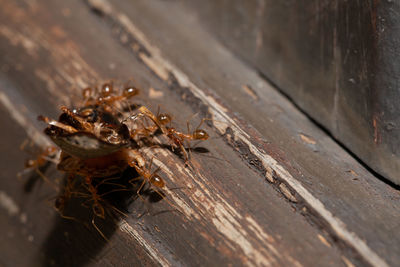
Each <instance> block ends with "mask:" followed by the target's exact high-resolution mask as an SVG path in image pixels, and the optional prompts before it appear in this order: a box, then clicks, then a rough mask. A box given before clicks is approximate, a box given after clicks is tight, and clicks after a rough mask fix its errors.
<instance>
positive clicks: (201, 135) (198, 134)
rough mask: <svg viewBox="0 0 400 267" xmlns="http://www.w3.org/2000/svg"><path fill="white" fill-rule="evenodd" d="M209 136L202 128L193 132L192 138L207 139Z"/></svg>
mask: <svg viewBox="0 0 400 267" xmlns="http://www.w3.org/2000/svg"><path fill="white" fill-rule="evenodd" d="M208 137H209V135H208V133H207V132H206V131H204V130H202V129H197V130H196V131H194V132H193V139H196V140H207V139H208Z"/></svg>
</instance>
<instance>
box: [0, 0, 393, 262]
mask: <svg viewBox="0 0 400 267" xmlns="http://www.w3.org/2000/svg"><path fill="white" fill-rule="evenodd" d="M0 7H1V8H0V51H1V55H2V56H1V57H0V88H1V89H0V99H1V105H0V109H1V113H0V114H1V116H0V123H1V125H2V129H3V130H2V131H1V140H2V153H1V161H0V164H1V165H0V172H1V180H0V208H1V209H0V227H1V229H2V230H1V231H2V234H1V235H0V239H1V240H0V241H1V242H0V251H1V257H0V264H1V265H4V266H83V265H85V266H117V265H118V266H132V265H134V266H135V265H144V266H153V265H162V266H210V265H211V266H220V265H233V266H241V265H251V266H267V265H273V266H296V265H297V266H353V265H356V266H364V265H374V266H389V265H393V266H395V265H396V264H397V263H398V262H399V260H400V259H399V257H400V256H399V255H400V253H399V249H400V246H399V240H400V237H399V235H400V231H399V222H400V215H399V214H400V212H399V210H400V207H399V200H400V196H399V191H398V190H397V189H396V188H392V187H390V186H389V185H387V184H385V183H383V182H380V181H379V180H377V179H376V178H375V177H373V175H371V174H370V173H368V171H367V170H365V169H364V168H363V167H362V166H360V165H359V164H358V163H357V162H356V161H355V160H354V159H352V158H351V157H350V156H349V155H347V154H346V152H345V151H343V150H342V149H341V148H340V147H339V146H337V145H336V144H335V143H334V142H333V141H332V140H330V139H329V138H328V137H327V136H325V135H324V134H323V133H322V132H321V131H319V130H318V128H316V127H315V126H314V125H312V123H311V122H310V121H308V120H307V118H305V117H304V116H303V115H302V114H301V113H299V112H298V111H297V110H296V109H295V108H294V107H293V106H292V105H291V104H290V103H289V102H288V101H286V100H285V99H284V98H283V97H281V96H280V95H279V94H278V93H277V92H276V91H275V90H274V89H273V88H272V87H271V86H270V85H268V84H267V83H266V81H264V80H263V79H262V78H261V77H259V76H258V75H257V74H256V73H255V72H254V71H252V70H251V69H249V68H248V66H246V65H245V64H243V63H242V62H240V61H239V60H237V59H236V58H235V56H234V55H232V54H231V53H229V52H228V51H227V50H226V49H225V48H224V47H223V46H222V45H220V44H219V43H218V42H217V41H215V39H213V37H212V36H211V35H209V34H208V33H207V32H204V31H203V29H202V28H201V26H200V25H199V24H198V23H197V21H196V17H195V16H194V15H193V14H191V13H190V12H189V11H188V10H186V9H184V7H183V6H181V5H180V2H179V1H176V2H175V1H158V0H157V1H135V2H133V1H113V2H112V4H111V2H107V1H100V0H91V1H78V0H71V1H68V2H67V1H61V0H55V1H54V0H52V1H51V0H46V1H40V2H38V1H30V0H29V1H28V0H26V1H24V0H17V1H5V0H0ZM166 10H168V12H166ZM108 79H114V80H115V81H121V82H124V81H127V80H129V79H134V80H135V82H136V83H137V84H138V85H139V87H140V88H142V94H141V95H140V96H139V97H138V99H137V100H135V102H137V103H141V104H144V105H146V106H148V107H149V108H150V109H152V110H153V111H156V110H157V107H158V106H161V108H162V109H163V110H165V111H167V112H169V113H170V114H172V115H173V116H174V121H175V122H176V124H177V126H178V127H180V128H181V129H185V127H186V120H187V119H189V118H190V117H191V116H192V115H193V114H196V113H197V114H198V116H196V117H195V118H194V119H193V124H194V125H195V124H196V123H197V122H198V121H199V117H212V118H213V119H214V120H213V121H210V123H209V124H207V125H206V126H205V129H206V130H207V131H208V132H209V133H210V135H211V138H210V140H208V141H207V142H203V143H201V145H200V146H201V147H202V148H203V152H204V151H208V152H207V153H192V156H193V159H192V161H191V162H192V164H193V166H194V168H185V167H184V164H183V162H182V159H180V158H179V157H177V156H176V155H174V154H173V153H171V152H170V151H168V150H166V149H159V148H158V149H156V148H153V149H150V150H149V151H148V153H149V155H150V156H151V155H155V158H154V163H155V164H156V165H157V166H160V167H161V171H160V175H161V176H162V177H163V178H164V179H165V180H166V183H167V187H168V188H170V189H172V190H166V198H165V199H163V200H161V201H158V202H154V203H150V205H145V204H144V203H143V202H142V201H140V200H137V199H136V200H135V199H130V197H129V196H128V197H123V196H121V198H124V199H122V201H121V203H122V204H121V203H119V204H117V203H116V204H115V205H118V208H120V209H124V210H125V209H126V210H127V213H128V216H127V217H118V216H113V215H112V214H109V215H108V216H107V217H106V219H105V220H104V221H102V220H100V219H97V220H96V225H97V226H98V227H99V228H100V229H101V231H102V233H104V235H105V236H106V237H107V239H109V241H107V242H106V241H104V240H103V239H102V237H101V236H100V235H99V233H98V231H96V229H95V228H94V227H93V226H92V225H91V224H90V220H91V217H90V216H89V215H87V213H89V211H88V210H87V209H85V208H83V207H81V206H80V205H79V203H77V204H76V205H73V204H71V205H72V207H73V208H71V209H70V210H69V212H71V213H72V214H74V216H76V217H79V218H81V217H82V221H83V223H82V222H76V221H73V220H66V219H62V218H60V216H59V215H58V214H57V213H56V212H54V210H53V209H52V207H51V206H52V202H53V201H54V196H55V191H54V190H53V189H52V188H49V187H48V186H47V185H46V184H44V183H42V182H41V180H40V179H37V181H36V182H35V183H31V184H30V185H29V184H27V183H28V182H29V181H31V180H32V179H31V178H32V176H34V174H32V175H25V176H24V177H23V179H20V180H18V179H17V178H16V173H17V172H19V171H21V170H22V169H23V164H24V161H25V160H26V159H27V158H30V157H31V155H29V154H28V153H27V152H24V151H20V150H19V146H20V144H21V143H22V142H23V141H24V140H25V139H27V138H29V139H32V140H33V141H34V143H35V145H36V147H41V146H44V145H46V144H47V143H48V142H49V141H48V140H47V139H46V138H44V136H43V134H42V132H41V130H42V129H43V124H41V123H40V122H38V121H37V120H36V117H37V115H38V114H43V115H48V116H50V117H54V118H56V117H57V114H58V113H59V110H58V109H59V107H60V106H61V105H63V104H66V105H73V104H74V99H77V97H78V95H79V94H80V91H79V90H80V88H82V87H85V86H87V85H92V84H99V83H101V82H103V81H106V80H108ZM261 114H262V115H261ZM45 174H46V176H47V177H49V178H51V179H55V178H60V177H62V175H61V174H60V173H58V172H57V171H56V170H55V167H54V165H50V166H49V167H48V168H47V170H46V171H45ZM174 188H176V189H174ZM149 206H150V207H149ZM147 210H149V211H150V212H149V213H146V214H145V215H143V216H142V214H143V211H147ZM175 210H179V212H176V211H175ZM85 216H86V217H85Z"/></svg>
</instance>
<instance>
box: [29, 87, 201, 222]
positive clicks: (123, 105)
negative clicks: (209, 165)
mask: <svg viewBox="0 0 400 267" xmlns="http://www.w3.org/2000/svg"><path fill="white" fill-rule="evenodd" d="M138 93H139V90H138V89H137V88H135V87H133V86H126V87H125V88H122V89H116V88H114V86H113V84H112V83H105V84H103V85H102V86H101V87H100V88H86V89H83V90H82V98H83V99H82V105H81V107H80V108H75V109H69V108H67V107H65V106H62V107H61V111H62V113H61V115H60V116H59V119H58V120H54V119H51V118H48V117H45V116H39V117H38V119H39V120H41V121H43V122H45V123H46V124H47V125H48V126H47V128H46V129H45V130H44V133H45V134H46V135H47V136H49V137H50V138H51V140H52V141H53V142H54V143H55V144H56V146H51V147H47V148H46V149H45V150H44V151H43V152H42V153H41V154H40V155H39V156H38V157H37V159H36V160H29V161H28V162H27V166H26V167H27V168H28V169H36V170H39V168H40V167H41V166H43V165H44V164H46V163H47V162H48V161H50V160H52V161H54V159H55V158H57V169H58V170H60V171H62V172H65V173H66V174H67V181H66V184H65V186H64V188H63V190H62V191H61V192H62V193H61V194H60V195H59V196H58V197H57V198H56V200H55V205H54V206H55V208H56V210H57V211H58V212H59V213H60V214H61V216H63V217H66V218H68V216H66V215H65V214H64V208H65V206H66V204H67V202H68V200H69V199H70V198H71V197H74V196H82V195H84V196H86V197H88V198H89V199H90V200H91V201H92V204H91V207H92V210H93V214H94V216H96V217H100V218H104V217H105V211H104V206H103V204H102V203H103V200H102V196H103V195H104V193H103V194H99V192H98V186H99V184H105V183H112V184H118V179H119V177H120V175H121V173H122V172H123V171H124V170H126V169H127V168H133V169H134V170H135V171H136V172H137V175H136V177H133V178H132V179H130V180H129V183H130V184H132V185H133V183H137V181H138V180H139V182H140V185H139V186H138V187H136V188H137V189H135V190H136V193H137V195H138V196H139V197H140V194H141V190H142V189H143V188H144V187H146V185H147V187H153V188H155V189H162V188H164V187H165V182H164V180H163V179H162V178H161V177H160V176H159V175H158V174H157V171H158V169H157V170H156V171H151V165H152V160H150V163H149V164H148V163H147V160H146V157H145V156H144V155H142V152H140V151H141V149H142V148H145V147H151V146H153V145H154V142H153V139H154V137H155V136H156V135H164V136H165V137H166V138H167V140H169V143H170V145H171V147H172V148H173V149H175V150H176V151H178V152H179V153H180V154H181V156H182V158H183V159H184V160H185V164H187V163H188V160H189V154H188V152H187V148H186V147H187V145H188V142H189V141H192V140H207V139H208V137H209V136H208V134H207V132H206V131H204V130H202V129H200V126H201V124H202V123H203V122H204V119H203V120H202V121H201V122H200V124H199V125H198V126H197V128H196V129H195V130H194V131H192V132H190V129H189V122H188V123H187V127H188V132H187V133H183V132H181V131H179V130H177V129H176V128H173V127H171V121H172V118H171V116H170V115H169V114H167V113H160V112H159V110H158V111H157V113H156V114H154V113H152V112H151V111H150V110H149V109H148V108H146V107H145V106H135V105H131V104H129V101H130V100H131V99H132V98H134V97H135V96H136V95H137V94H138ZM126 109H128V111H129V113H127V114H129V115H128V116H124V114H126V113H124V112H122V111H123V110H126ZM185 146H186V147H185ZM42 176H43V175H42ZM43 177H44V176H43ZM77 177H81V179H78V178H77ZM45 179H46V180H48V179H47V178H45ZM98 179H101V182H97V183H96V182H95V180H98ZM77 181H80V182H79V183H77ZM77 186H78V187H80V189H82V188H84V189H85V191H86V192H85V193H82V192H78V190H77V189H76V187H77ZM132 188H134V187H132ZM121 190H133V189H129V188H122V189H121ZM107 193H109V192H106V194H107ZM92 222H93V221H92Z"/></svg>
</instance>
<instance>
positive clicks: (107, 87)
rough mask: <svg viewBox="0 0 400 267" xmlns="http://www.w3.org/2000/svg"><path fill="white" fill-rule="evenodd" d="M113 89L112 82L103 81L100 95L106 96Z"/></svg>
mask: <svg viewBox="0 0 400 267" xmlns="http://www.w3.org/2000/svg"><path fill="white" fill-rule="evenodd" d="M113 91H114V87H113V85H112V83H105V84H103V86H102V87H101V91H100V95H101V96H102V97H107V96H110V95H111V94H112V93H113Z"/></svg>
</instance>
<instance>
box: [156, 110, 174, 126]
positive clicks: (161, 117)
mask: <svg viewBox="0 0 400 267" xmlns="http://www.w3.org/2000/svg"><path fill="white" fill-rule="evenodd" d="M157 119H158V121H159V122H160V123H161V124H162V125H165V124H167V123H170V122H171V120H172V118H171V116H170V115H168V114H167V113H161V114H159V115H158V116H157Z"/></svg>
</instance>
